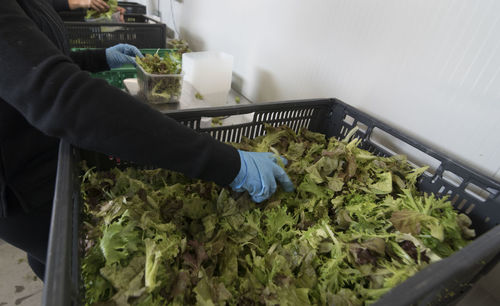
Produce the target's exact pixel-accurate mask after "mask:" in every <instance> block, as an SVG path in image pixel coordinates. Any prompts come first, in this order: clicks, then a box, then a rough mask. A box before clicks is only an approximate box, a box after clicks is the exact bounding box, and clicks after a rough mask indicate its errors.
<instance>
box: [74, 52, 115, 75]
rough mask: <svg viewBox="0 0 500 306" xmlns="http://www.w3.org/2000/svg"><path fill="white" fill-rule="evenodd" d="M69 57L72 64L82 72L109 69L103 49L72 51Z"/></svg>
mask: <svg viewBox="0 0 500 306" xmlns="http://www.w3.org/2000/svg"><path fill="white" fill-rule="evenodd" d="M70 56H71V59H72V60H73V62H75V64H77V65H78V67H80V69H82V70H86V71H90V72H99V71H105V70H109V69H110V68H109V65H108V62H107V61H106V50H105V49H94V50H92V49H89V50H79V51H72V52H71V54H70Z"/></svg>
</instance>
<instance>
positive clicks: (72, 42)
mask: <svg viewBox="0 0 500 306" xmlns="http://www.w3.org/2000/svg"><path fill="white" fill-rule="evenodd" d="M148 20H150V19H148ZM64 26H65V27H66V30H67V34H68V40H69V46H70V48H107V47H111V46H114V45H116V44H119V43H128V44H131V45H134V46H136V47H137V48H166V45H167V26H166V25H165V24H164V23H159V22H158V23H130V22H129V23H127V22H126V23H99V22H65V23H64Z"/></svg>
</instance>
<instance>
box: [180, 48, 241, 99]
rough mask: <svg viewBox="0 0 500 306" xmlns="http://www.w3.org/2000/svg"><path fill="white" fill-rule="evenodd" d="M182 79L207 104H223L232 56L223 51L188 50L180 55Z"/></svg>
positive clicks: (230, 73)
mask: <svg viewBox="0 0 500 306" xmlns="http://www.w3.org/2000/svg"><path fill="white" fill-rule="evenodd" d="M182 71H183V73H184V81H187V82H189V83H191V85H193V87H194V88H195V90H196V91H198V92H199V93H200V94H201V95H202V96H203V100H205V101H206V102H207V104H209V105H223V104H226V102H227V95H228V93H229V90H230V89H231V79H232V74H233V56H232V55H230V54H227V53H224V52H216V51H203V52H189V53H184V54H183V55H182Z"/></svg>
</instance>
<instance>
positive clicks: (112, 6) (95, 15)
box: [85, 0, 118, 20]
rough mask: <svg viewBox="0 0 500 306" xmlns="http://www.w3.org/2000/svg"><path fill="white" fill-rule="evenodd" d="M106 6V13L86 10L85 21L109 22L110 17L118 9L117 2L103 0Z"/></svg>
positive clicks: (114, 0)
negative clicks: (107, 7) (103, 20)
mask: <svg viewBox="0 0 500 306" xmlns="http://www.w3.org/2000/svg"><path fill="white" fill-rule="evenodd" d="M104 2H106V4H107V5H108V6H109V9H108V10H107V11H106V12H99V11H96V10H94V9H91V8H89V9H88V10H87V15H86V16H85V19H89V20H95V19H99V20H100V19H109V20H111V16H112V15H113V13H115V12H116V10H117V7H118V0H104Z"/></svg>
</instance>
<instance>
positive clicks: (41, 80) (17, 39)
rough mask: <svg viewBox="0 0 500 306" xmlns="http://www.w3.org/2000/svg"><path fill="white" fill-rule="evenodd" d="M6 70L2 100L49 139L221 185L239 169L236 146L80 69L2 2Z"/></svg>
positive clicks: (0, 42)
mask: <svg viewBox="0 0 500 306" xmlns="http://www.w3.org/2000/svg"><path fill="white" fill-rule="evenodd" d="M0 71H2V73H1V74H0V97H1V98H2V99H3V100H5V101H6V102H7V103H9V104H10V105H12V106H13V107H14V108H15V109H17V110H18V111H19V112H20V113H21V114H22V115H23V116H24V117H25V118H26V119H27V120H28V122H29V123H30V124H32V125H33V126H35V127H36V128H37V129H39V130H40V131H42V132H43V133H45V134H46V135H49V136H53V137H58V138H62V139H64V140H67V141H69V142H70V143H72V144H74V145H77V146H79V147H82V148H85V149H90V150H94V151H98V152H103V153H107V154H112V155H114V156H117V157H120V158H122V159H126V160H130V161H134V162H137V163H140V164H151V165H154V166H158V167H163V168H167V169H172V170H175V171H180V172H182V173H185V174H186V175H188V176H191V177H196V178H201V179H206V180H212V181H215V182H216V183H218V184H222V185H226V184H229V183H230V182H231V181H232V180H233V179H234V177H235V176H236V174H237V173H238V171H239V167H240V160H239V155H238V152H237V151H236V149H234V148H233V147H231V146H228V145H226V144H223V143H221V142H219V141H216V140H215V139H213V138H212V137H210V136H209V135H207V134H201V133H196V132H195V131H193V130H192V129H190V128H188V127H185V126H183V125H181V124H179V123H177V122H176V121H174V120H172V119H170V118H168V117H166V116H165V115H163V114H161V113H159V112H157V111H155V110H153V109H151V108H150V107H149V106H147V105H145V104H143V103H141V102H139V101H137V100H135V99H134V98H133V97H131V96H130V95H128V94H126V93H124V92H122V91H121V90H119V89H117V88H114V87H112V86H110V85H108V84H107V83H106V82H105V81H103V80H98V79H92V78H91V77H90V75H89V74H88V73H87V72H84V71H81V70H80V68H79V67H78V66H77V65H75V64H74V63H73V62H72V61H71V59H70V58H68V57H66V56H64V55H63V54H62V53H61V52H60V51H59V50H58V49H57V48H56V47H55V46H54V45H53V44H52V43H51V41H50V40H48V39H47V37H46V36H45V35H44V34H43V33H42V32H41V31H40V30H39V29H38V28H37V27H36V25H35V24H34V23H33V22H32V20H31V19H29V18H28V17H27V16H26V14H25V13H24V11H23V10H22V8H21V7H20V6H19V5H18V3H17V2H16V1H15V0H2V10H0Z"/></svg>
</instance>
